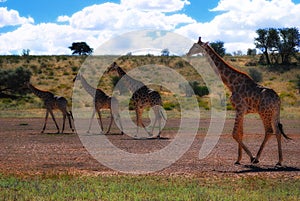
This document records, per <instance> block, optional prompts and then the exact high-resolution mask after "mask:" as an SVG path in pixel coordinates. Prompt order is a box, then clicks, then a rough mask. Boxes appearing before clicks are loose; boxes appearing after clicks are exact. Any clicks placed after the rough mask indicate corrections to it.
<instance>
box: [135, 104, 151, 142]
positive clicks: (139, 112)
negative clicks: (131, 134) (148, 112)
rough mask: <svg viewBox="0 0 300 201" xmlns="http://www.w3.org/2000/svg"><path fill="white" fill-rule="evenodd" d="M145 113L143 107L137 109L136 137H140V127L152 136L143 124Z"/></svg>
mask: <svg viewBox="0 0 300 201" xmlns="http://www.w3.org/2000/svg"><path fill="white" fill-rule="evenodd" d="M143 111H144V108H143V107H136V122H137V131H136V135H135V137H136V136H137V135H138V133H139V127H140V126H141V127H143V128H144V129H145V131H146V132H147V133H148V135H151V134H150V133H149V132H148V131H147V129H146V126H145V125H144V123H143V120H142V117H143Z"/></svg>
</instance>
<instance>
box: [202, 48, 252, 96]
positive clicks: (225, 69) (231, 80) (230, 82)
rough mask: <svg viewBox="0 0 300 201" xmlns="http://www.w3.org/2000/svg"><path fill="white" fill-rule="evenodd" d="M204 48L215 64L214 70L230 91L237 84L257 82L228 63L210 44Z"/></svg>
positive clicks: (211, 61) (210, 60)
mask: <svg viewBox="0 0 300 201" xmlns="http://www.w3.org/2000/svg"><path fill="white" fill-rule="evenodd" d="M203 48H204V50H205V52H206V54H207V55H208V56H209V58H208V60H209V62H210V63H212V64H214V65H212V66H213V68H214V70H215V71H216V73H217V74H219V75H220V77H221V79H222V81H223V83H224V84H225V85H226V86H227V87H228V88H229V90H230V91H234V90H235V88H236V87H237V86H240V85H242V84H243V83H251V84H255V82H254V81H253V80H252V79H251V78H250V77H249V76H248V75H247V74H245V73H243V72H241V71H239V70H237V69H235V68H234V67H232V66H231V65H229V64H228V63H226V62H225V61H224V60H223V59H222V58H221V57H220V56H219V55H218V54H217V53H216V52H215V51H214V50H213V49H212V48H211V47H210V46H209V45H205V46H204V47H203Z"/></svg>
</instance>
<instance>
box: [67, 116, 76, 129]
mask: <svg viewBox="0 0 300 201" xmlns="http://www.w3.org/2000/svg"><path fill="white" fill-rule="evenodd" d="M67 116H68V120H69V125H70V129H71V130H72V132H74V128H73V126H72V121H71V119H73V116H72V112H71V111H70V112H68V113H67Z"/></svg>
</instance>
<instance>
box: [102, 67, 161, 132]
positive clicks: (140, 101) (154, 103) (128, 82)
mask: <svg viewBox="0 0 300 201" xmlns="http://www.w3.org/2000/svg"><path fill="white" fill-rule="evenodd" d="M107 71H108V72H111V71H116V72H117V73H118V75H119V77H120V78H122V79H124V85H125V86H126V87H127V88H128V89H129V90H130V91H131V92H132V93H133V94H132V97H131V100H132V101H133V105H134V108H135V113H136V122H137V133H138V129H139V126H141V127H143V128H144V129H145V131H146V132H147V133H148V135H149V136H152V135H153V130H154V127H155V124H156V122H157V121H158V126H159V132H158V135H157V138H160V134H161V118H162V117H163V118H164V119H165V117H164V115H163V113H162V111H161V109H160V107H159V106H162V99H161V96H160V94H159V93H158V92H157V91H154V90H152V89H150V88H148V87H147V86H146V85H144V83H143V82H141V81H138V80H135V79H133V78H132V77H130V76H129V75H127V74H126V72H125V71H124V70H123V69H122V68H121V67H120V66H118V64H117V63H116V62H113V63H112V64H111V65H110V66H109V67H108V70H107ZM148 106H150V107H152V109H153V110H154V114H155V120H154V124H153V127H152V131H151V132H148V131H147V130H146V127H145V125H144V123H143V121H142V114H143V111H144V109H145V108H146V107H148Z"/></svg>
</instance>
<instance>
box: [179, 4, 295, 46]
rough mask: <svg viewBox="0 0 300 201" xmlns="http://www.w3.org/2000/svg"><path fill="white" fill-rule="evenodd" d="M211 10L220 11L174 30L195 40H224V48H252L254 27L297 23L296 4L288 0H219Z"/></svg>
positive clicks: (289, 25)
mask: <svg viewBox="0 0 300 201" xmlns="http://www.w3.org/2000/svg"><path fill="white" fill-rule="evenodd" d="M210 11H211V12H215V11H218V12H221V14H219V15H217V16H216V17H215V18H214V19H213V20H211V21H210V22H206V23H200V22H197V23H191V24H188V25H186V26H183V27H180V28H179V29H177V30H176V32H177V33H180V34H183V35H185V36H187V37H189V38H194V40H197V38H198V36H202V37H203V39H204V40H208V41H216V40H222V41H224V42H225V48H226V50H227V51H228V52H233V51H237V50H242V51H244V52H246V50H247V48H254V44H253V43H254V38H255V37H256V33H255V31H256V30H257V29H259V28H269V27H275V28H281V27H298V28H299V21H300V15H299V13H300V4H295V3H293V2H292V1H291V0H271V1H267V0H221V1H220V2H219V3H218V5H217V7H216V8H213V9H211V10H210Z"/></svg>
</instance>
